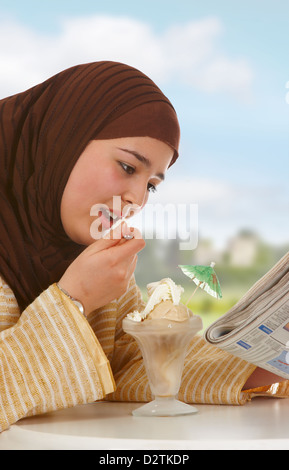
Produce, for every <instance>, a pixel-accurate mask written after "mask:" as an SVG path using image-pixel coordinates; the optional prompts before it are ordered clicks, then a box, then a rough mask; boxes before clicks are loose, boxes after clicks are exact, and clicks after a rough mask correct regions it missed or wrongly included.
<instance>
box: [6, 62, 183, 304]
mask: <svg viewBox="0 0 289 470" xmlns="http://www.w3.org/2000/svg"><path fill="white" fill-rule="evenodd" d="M134 136H149V137H153V138H156V139H159V140H161V141H163V142H166V143H168V144H169V145H170V146H171V147H172V148H173V149H174V158H173V161H172V163H173V162H174V161H175V159H176V158H177V156H178V144H179V124H178V120H177V116H176V113H175V111H174V109H173V107H172V105H171V103H170V102H169V100H168V99H167V98H166V97H165V96H164V94H163V93H162V92H161V90H160V89H159V88H158V87H157V86H156V85H155V83H153V82H152V81H151V80H150V79H149V78H148V77H147V76H145V75H144V74H143V73H141V72H140V71H138V70H136V69H134V68H132V67H129V66H127V65H124V64H120V63H117V62H95V63H91V64H85V65H79V66H75V67H72V68H70V69H68V70H65V71H64V72H61V73H59V74H57V75H55V76H54V77H52V78H50V79H48V80H46V81H45V82H44V83H42V84H40V85H38V86H35V87H33V88H31V89H30V90H28V91H26V92H23V93H20V94H17V95H14V96H11V97H9V98H6V99H3V100H1V101H0V165H1V167H0V201H1V202H0V274H1V275H2V276H3V277H4V278H5V280H6V282H7V283H8V284H9V286H10V287H11V288H12V290H13V291H14V294H15V296H16V298H17V301H18V304H19V306H20V309H21V310H24V309H25V308H26V307H27V305H29V304H30V303H31V302H32V301H33V300H34V299H35V298H36V297H37V296H38V295H39V294H40V293H41V292H42V291H43V290H45V289H46V288H47V287H48V286H49V285H50V284H52V283H53V282H57V281H58V280H59V279H60V277H61V276H62V274H63V273H64V271H65V270H66V269H67V267H68V266H69V264H70V263H71V262H72V261H73V259H75V258H76V257H77V256H78V254H80V252H81V251H82V250H83V249H84V247H83V246H80V245H77V244H75V243H74V242H72V241H71V240H70V239H69V238H68V237H67V235H66V233H65V232H64V229H63V226H62V223H61V218H60V204H61V198H62V194H63V191H64V188H65V185H66V182H67V180H68V177H69V175H70V173H71V171H72V168H73V166H74V165H75V163H76V161H77V159H78V158H79V156H80V154H81V153H82V152H83V150H84V148H85V147H86V146H87V144H88V142H89V141H90V140H92V139H109V138H117V137H134Z"/></svg>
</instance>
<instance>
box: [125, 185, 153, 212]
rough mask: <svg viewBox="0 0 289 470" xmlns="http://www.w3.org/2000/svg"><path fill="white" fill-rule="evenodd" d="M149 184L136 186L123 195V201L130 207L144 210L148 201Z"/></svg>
mask: <svg viewBox="0 0 289 470" xmlns="http://www.w3.org/2000/svg"><path fill="white" fill-rule="evenodd" d="M148 196H149V195H148V190H147V183H145V184H140V183H139V184H134V185H133V186H131V187H130V188H129V189H127V190H126V191H125V192H124V194H123V201H124V202H125V204H128V205H135V206H139V207H140V208H142V207H143V206H144V205H145V204H146V202H147V200H148Z"/></svg>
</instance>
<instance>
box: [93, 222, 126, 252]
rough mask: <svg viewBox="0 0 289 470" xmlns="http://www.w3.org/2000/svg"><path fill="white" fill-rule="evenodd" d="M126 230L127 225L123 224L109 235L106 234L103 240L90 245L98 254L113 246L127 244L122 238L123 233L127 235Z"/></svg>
mask: <svg viewBox="0 0 289 470" xmlns="http://www.w3.org/2000/svg"><path fill="white" fill-rule="evenodd" d="M126 228H127V225H126V223H125V222H122V223H121V224H120V225H118V226H116V227H115V228H114V229H112V230H109V231H108V232H107V233H105V235H103V236H102V237H101V238H99V239H97V240H96V241H95V242H94V243H92V244H91V245H90V247H91V250H93V252H94V253H98V252H99V251H103V250H106V249H109V248H111V247H113V246H116V245H119V244H123V243H125V242H126V240H124V239H123V238H122V236H123V233H125V231H126ZM90 247H88V248H90Z"/></svg>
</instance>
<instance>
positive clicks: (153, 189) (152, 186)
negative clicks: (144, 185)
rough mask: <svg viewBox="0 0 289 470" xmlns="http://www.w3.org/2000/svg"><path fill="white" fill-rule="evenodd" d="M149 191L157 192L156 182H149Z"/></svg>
mask: <svg viewBox="0 0 289 470" xmlns="http://www.w3.org/2000/svg"><path fill="white" fill-rule="evenodd" d="M148 191H149V192H150V193H155V192H156V191H157V187H156V186H155V185H154V184H152V183H149V184H148Z"/></svg>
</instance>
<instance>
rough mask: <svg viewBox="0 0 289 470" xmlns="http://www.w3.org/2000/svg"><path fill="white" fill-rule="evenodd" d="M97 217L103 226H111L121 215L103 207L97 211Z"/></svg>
mask: <svg viewBox="0 0 289 470" xmlns="http://www.w3.org/2000/svg"><path fill="white" fill-rule="evenodd" d="M99 218H100V221H101V223H102V225H103V226H104V228H111V227H112V225H113V224H115V223H116V222H117V221H118V220H119V219H121V216H118V215H117V214H115V213H114V212H113V211H111V210H110V209H107V208H105V207H103V208H101V210H100V211H99Z"/></svg>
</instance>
